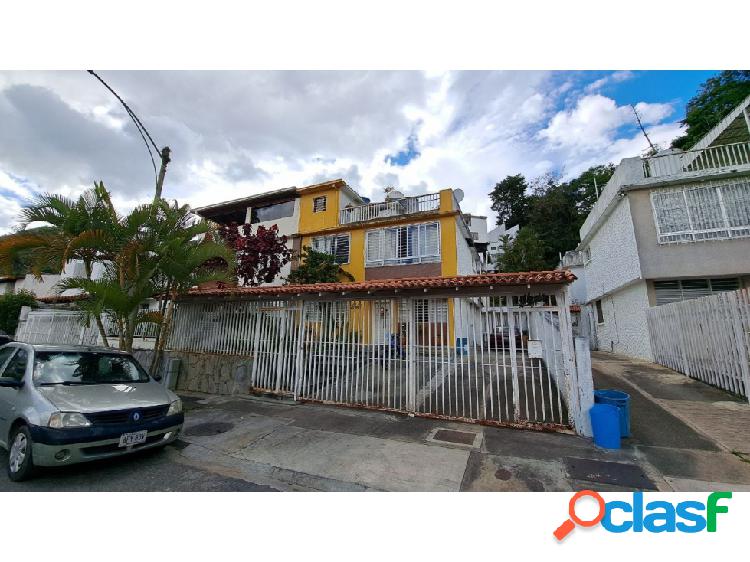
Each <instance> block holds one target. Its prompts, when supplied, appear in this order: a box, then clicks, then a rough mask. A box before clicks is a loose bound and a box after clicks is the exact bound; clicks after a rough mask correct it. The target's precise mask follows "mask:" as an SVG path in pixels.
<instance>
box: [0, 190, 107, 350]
mask: <svg viewBox="0 0 750 562" xmlns="http://www.w3.org/2000/svg"><path fill="white" fill-rule="evenodd" d="M115 217H116V213H115V210H114V207H113V205H112V202H111V200H110V198H109V193H108V192H107V190H106V189H105V187H104V184H103V182H99V183H98V184H97V183H94V187H93V188H92V189H88V190H86V191H84V192H83V193H82V194H81V195H80V196H79V197H78V199H77V200H73V199H70V198H67V197H64V196H62V195H56V194H44V195H40V196H39V197H38V198H37V199H36V201H34V202H33V203H32V204H31V205H29V206H27V207H25V208H24V209H23V210H22V211H21V219H22V222H21V226H22V230H20V231H19V232H17V233H15V234H13V235H11V236H7V237H5V238H3V239H2V240H0V269H8V268H11V267H12V266H13V263H14V261H16V259H17V258H18V256H19V254H24V258H25V261H28V263H29V264H30V266H31V273H32V274H33V275H34V276H35V277H36V278H37V279H41V278H42V272H44V271H58V272H62V271H63V270H64V269H65V265H66V264H67V263H68V261H69V260H74V259H77V260H81V261H82V262H83V265H84V272H85V276H86V278H87V279H91V275H92V271H93V264H94V263H95V262H96V261H100V260H101V258H102V256H101V251H100V249H99V248H97V247H95V246H92V245H90V244H89V239H90V238H91V236H92V233H95V232H101V231H104V230H106V229H107V228H108V225H110V224H112V222H113V220H115ZM33 222H43V223H47V224H48V225H49V226H48V227H47V228H42V229H28V226H29V224H30V223H33ZM92 316H93V318H94V320H95V321H96V325H97V328H98V329H99V334H100V336H101V337H102V341H103V342H104V344H105V345H107V346H109V341H108V340H107V334H106V331H105V330H104V325H103V324H102V320H101V314H100V313H96V312H95V311H92Z"/></svg>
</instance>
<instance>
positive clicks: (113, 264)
mask: <svg viewBox="0 0 750 562" xmlns="http://www.w3.org/2000/svg"><path fill="white" fill-rule="evenodd" d="M115 219H116V220H115V221H114V222H113V223H112V224H111V225H110V226H109V227H108V228H107V229H102V230H97V231H91V232H88V233H86V236H83V237H82V238H83V241H82V244H83V245H84V246H85V247H86V248H88V249H91V250H94V249H95V250H96V251H97V252H98V255H99V256H100V258H101V259H102V261H103V263H104V275H103V276H102V277H101V278H100V279H90V278H85V277H80V278H67V279H65V280H63V281H62V282H61V283H60V284H59V290H61V291H63V290H66V289H80V290H82V291H84V292H85V293H86V294H87V296H88V298H87V299H85V300H83V301H81V302H80V304H79V306H80V308H81V310H83V311H84V312H86V313H87V314H90V315H95V314H100V313H105V314H106V315H107V316H108V317H109V318H110V319H111V320H112V321H113V322H114V323H115V325H116V326H117V329H118V333H119V346H120V349H124V350H126V351H132V347H133V337H134V335H135V330H136V328H137V327H138V325H139V324H141V323H144V322H153V323H155V324H157V343H156V346H155V347H156V349H155V354H154V356H155V357H154V363H153V365H154V366H155V365H156V364H157V363H158V359H159V357H160V354H161V352H162V350H163V348H164V345H165V344H166V338H167V336H168V332H169V327H170V324H171V317H172V309H173V303H174V299H175V298H177V296H179V295H180V294H182V293H184V292H185V291H187V290H189V289H190V288H191V287H193V286H194V285H196V284H198V283H200V282H203V281H206V280H213V279H220V280H226V279H227V278H228V276H229V275H230V274H231V265H232V264H233V261H234V256H233V254H232V252H231V250H230V249H229V248H227V247H226V246H225V245H223V244H219V243H216V242H214V241H213V239H212V238H211V237H204V238H203V239H200V236H201V235H203V234H206V233H207V232H209V230H210V226H209V225H208V223H206V222H205V221H196V220H195V217H194V216H193V215H192V213H191V212H190V208H189V207H188V206H187V205H183V206H179V205H178V204H177V203H176V202H175V203H174V204H173V205H170V204H169V203H168V202H166V201H164V200H158V201H155V202H154V203H152V204H148V205H142V206H139V207H136V208H135V209H133V211H131V212H130V213H129V214H128V215H126V216H124V217H119V216H117V214H116V213H115ZM217 258H221V259H222V260H224V261H225V262H226V263H228V264H230V267H229V268H225V270H224V271H216V270H210V269H207V268H204V267H203V266H204V265H205V264H206V263H207V262H211V261H212V260H216V259H217ZM151 298H157V299H158V302H159V308H158V310H157V311H150V312H144V311H142V310H141V305H142V303H144V302H146V301H147V300H148V299H151Z"/></svg>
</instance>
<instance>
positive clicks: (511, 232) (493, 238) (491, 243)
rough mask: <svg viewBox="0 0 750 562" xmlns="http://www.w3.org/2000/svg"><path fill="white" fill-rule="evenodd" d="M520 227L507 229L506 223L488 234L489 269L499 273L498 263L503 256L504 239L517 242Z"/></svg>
mask: <svg viewBox="0 0 750 562" xmlns="http://www.w3.org/2000/svg"><path fill="white" fill-rule="evenodd" d="M518 229H519V226H518V225H516V226H513V227H511V228H506V227H505V223H503V224H501V225H500V226H498V227H495V228H493V229H492V230H490V231H489V233H488V234H487V258H488V264H487V267H488V269H489V270H490V271H497V262H498V259H499V258H500V256H502V255H503V253H504V250H503V238H504V237H505V236H507V237H508V240H509V241H510V240H515V238H516V236H517V235H518Z"/></svg>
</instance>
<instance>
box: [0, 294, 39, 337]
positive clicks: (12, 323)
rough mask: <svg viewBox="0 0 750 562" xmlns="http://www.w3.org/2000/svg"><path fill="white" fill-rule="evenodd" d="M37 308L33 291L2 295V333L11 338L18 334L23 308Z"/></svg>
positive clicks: (0, 306) (0, 327)
mask: <svg viewBox="0 0 750 562" xmlns="http://www.w3.org/2000/svg"><path fill="white" fill-rule="evenodd" d="M23 306H30V307H32V308H35V307H36V295H34V293H32V292H31V291H23V290H22V291H18V292H17V293H9V294H6V295H0V331H3V332H5V333H6V334H8V335H9V336H13V335H14V334H15V333H16V328H17V327H18V315H19V314H20V313H21V307H23Z"/></svg>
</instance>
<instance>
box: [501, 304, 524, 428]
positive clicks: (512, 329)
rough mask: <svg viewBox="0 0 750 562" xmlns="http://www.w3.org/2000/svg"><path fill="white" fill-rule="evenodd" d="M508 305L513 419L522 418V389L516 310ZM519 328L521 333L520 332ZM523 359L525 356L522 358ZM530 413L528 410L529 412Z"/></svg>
mask: <svg viewBox="0 0 750 562" xmlns="http://www.w3.org/2000/svg"><path fill="white" fill-rule="evenodd" d="M509 300H510V302H511V306H508V307H506V310H507V311H508V343H509V344H510V381H511V386H512V388H513V421H516V422H517V421H518V420H519V419H521V391H520V388H519V385H518V356H517V355H516V354H517V353H518V351H517V349H516V311H515V309H514V307H513V306H512V300H511V299H509ZM520 331H521V330H520V328H519V333H520ZM521 360H522V361H523V357H522V358H521ZM527 414H528V412H527Z"/></svg>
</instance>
